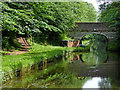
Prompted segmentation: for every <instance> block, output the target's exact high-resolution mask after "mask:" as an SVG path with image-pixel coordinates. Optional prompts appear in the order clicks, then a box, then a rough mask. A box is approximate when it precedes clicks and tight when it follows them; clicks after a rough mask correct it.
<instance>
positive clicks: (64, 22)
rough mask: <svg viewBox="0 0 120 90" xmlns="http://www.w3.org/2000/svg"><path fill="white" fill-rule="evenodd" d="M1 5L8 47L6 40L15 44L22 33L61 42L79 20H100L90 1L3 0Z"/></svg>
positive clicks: (4, 38)
mask: <svg viewBox="0 0 120 90" xmlns="http://www.w3.org/2000/svg"><path fill="white" fill-rule="evenodd" d="M1 6H2V21H3V22H2V32H3V45H4V46H6V43H5V42H4V41H8V42H9V43H13V39H15V38H16V37H17V35H18V34H19V35H20V34H24V35H26V36H27V35H31V36H33V37H35V41H39V42H48V43H50V44H52V43H53V42H54V43H55V42H56V43H58V44H59V43H60V41H61V40H62V37H61V34H66V32H67V31H68V30H69V29H70V28H73V27H74V26H75V22H78V21H79V22H86V21H88V22H92V21H96V11H95V8H94V7H93V5H92V4H90V3H87V2H2V3H1ZM4 46H3V47H4Z"/></svg>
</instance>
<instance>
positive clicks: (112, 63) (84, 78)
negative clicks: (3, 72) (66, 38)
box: [2, 52, 120, 88]
mask: <svg viewBox="0 0 120 90" xmlns="http://www.w3.org/2000/svg"><path fill="white" fill-rule="evenodd" d="M119 58H120V56H119V55H118V54H116V53H111V52H107V54H104V55H103V54H102V56H101V55H97V54H96V53H93V52H84V53H81V52H73V53H70V52H68V53H66V55H65V56H64V57H62V58H60V59H61V60H54V62H48V63H46V64H47V66H46V65H44V68H42V70H31V72H29V73H27V74H24V76H22V77H15V78H14V79H12V80H9V81H8V82H7V83H4V84H3V85H2V87H3V88H16V87H17V88H118V87H120V78H119V71H120V70H119V68H120V61H119ZM45 66H46V67H45Z"/></svg>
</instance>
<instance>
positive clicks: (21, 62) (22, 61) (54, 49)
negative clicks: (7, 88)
mask: <svg viewBox="0 0 120 90" xmlns="http://www.w3.org/2000/svg"><path fill="white" fill-rule="evenodd" d="M72 50H73V48H68V47H59V46H49V45H48V46H43V45H39V44H36V43H34V45H32V46H31V49H30V50H29V52H27V53H24V54H20V55H7V56H2V81H3V82H6V81H7V80H9V79H12V78H13V77H17V76H21V75H22V74H23V73H24V72H30V71H31V70H32V69H35V67H36V65H38V64H39V65H41V66H42V65H44V64H43V63H42V64H41V62H43V61H44V63H45V62H51V61H52V60H53V59H56V60H57V58H59V57H61V56H63V54H64V52H67V51H72Z"/></svg>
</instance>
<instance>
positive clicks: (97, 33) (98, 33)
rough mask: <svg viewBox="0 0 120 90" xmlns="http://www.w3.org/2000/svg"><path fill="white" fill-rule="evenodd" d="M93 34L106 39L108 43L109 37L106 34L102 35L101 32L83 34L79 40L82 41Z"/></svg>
mask: <svg viewBox="0 0 120 90" xmlns="http://www.w3.org/2000/svg"><path fill="white" fill-rule="evenodd" d="M91 34H96V35H101V36H103V37H105V38H106V40H107V41H108V38H109V37H108V36H107V35H106V34H104V33H100V32H86V33H84V34H82V35H81V37H80V39H78V40H80V41H81V40H82V38H83V37H85V36H86V35H91Z"/></svg>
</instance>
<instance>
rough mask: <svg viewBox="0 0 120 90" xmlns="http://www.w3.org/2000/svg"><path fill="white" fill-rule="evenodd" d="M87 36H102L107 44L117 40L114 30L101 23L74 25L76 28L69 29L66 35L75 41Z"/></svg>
mask: <svg viewBox="0 0 120 90" xmlns="http://www.w3.org/2000/svg"><path fill="white" fill-rule="evenodd" d="M88 34H101V35H104V36H105V37H106V38H107V39H108V41H109V42H111V41H113V40H115V39H116V38H117V35H116V29H115V28H110V27H108V26H107V24H106V23H101V22H88V23H76V27H75V28H73V29H71V30H70V31H69V34H68V35H69V36H70V37H72V38H74V39H75V40H81V39H82V37H83V36H85V35H88Z"/></svg>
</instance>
